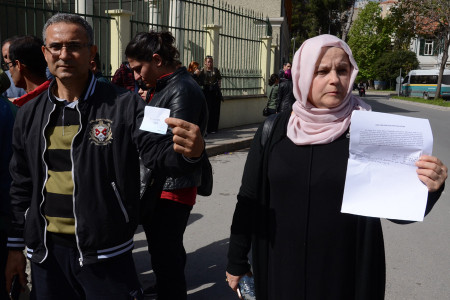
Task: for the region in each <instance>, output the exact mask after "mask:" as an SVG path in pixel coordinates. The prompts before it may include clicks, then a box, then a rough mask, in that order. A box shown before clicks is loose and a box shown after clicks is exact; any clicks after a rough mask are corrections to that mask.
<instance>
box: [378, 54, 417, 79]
mask: <svg viewBox="0 0 450 300" xmlns="http://www.w3.org/2000/svg"><path fill="white" fill-rule="evenodd" d="M418 67H419V61H418V60H417V56H416V54H415V53H414V52H412V51H409V50H394V51H392V52H385V53H383V54H382V55H381V57H380V58H379V59H377V61H376V62H375V74H376V75H375V77H376V79H380V80H384V81H387V82H389V83H390V84H391V85H392V84H393V83H395V79H396V78H397V77H398V76H399V70H400V69H401V70H402V76H405V75H406V74H408V72H409V71H411V70H413V69H417V68H418Z"/></svg>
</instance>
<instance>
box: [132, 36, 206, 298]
mask: <svg viewBox="0 0 450 300" xmlns="http://www.w3.org/2000/svg"><path fill="white" fill-rule="evenodd" d="M174 43H175V38H174V37H173V36H172V34H171V33H170V32H153V31H151V32H149V33H138V34H137V35H136V36H135V37H134V38H133V40H131V42H130V43H129V44H128V46H127V48H126V50H125V55H126V57H127V59H128V62H129V64H130V67H131V68H132V69H133V71H134V72H135V74H136V79H137V80H142V81H143V82H144V83H146V84H147V85H148V86H149V87H150V88H152V89H153V90H152V93H151V94H150V97H149V105H150V106H156V107H164V108H167V109H170V116H171V117H174V118H179V119H182V120H185V121H188V122H191V123H194V124H197V125H198V126H199V127H200V130H201V132H202V133H203V134H205V132H206V124H207V120H208V111H207V107H206V101H205V97H204V95H203V93H202V90H201V88H200V86H199V85H198V84H197V83H196V82H195V81H194V80H193V78H192V77H191V75H190V74H189V73H188V72H187V70H186V68H185V67H179V68H177V59H178V57H179V53H178V50H177V49H176V48H175V46H174ZM201 176H202V173H201V170H196V171H194V172H191V173H189V174H186V175H184V176H182V177H178V178H173V177H167V175H166V174H164V173H162V172H159V171H158V170H151V177H150V178H148V179H147V184H149V183H150V182H153V184H151V186H148V187H147V189H146V191H145V192H144V194H143V196H142V208H141V210H143V211H144V210H145V211H144V212H143V217H142V220H141V222H142V225H143V227H144V230H145V235H146V237H147V242H148V250H149V253H150V255H151V261H152V266H153V271H154V272H155V276H156V287H153V286H151V287H147V288H146V289H145V290H144V295H152V294H153V293H154V292H155V290H156V292H157V295H158V299H159V300H174V299H177V300H182V299H186V298H187V288H186V279H185V274H184V268H185V265H186V251H185V249H184V245H183V235H184V231H185V230H186V226H187V222H188V219H189V215H190V212H191V210H192V207H193V205H194V204H195V199H196V195H197V186H198V185H200V180H201Z"/></svg>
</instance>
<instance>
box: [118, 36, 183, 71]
mask: <svg viewBox="0 0 450 300" xmlns="http://www.w3.org/2000/svg"><path fill="white" fill-rule="evenodd" d="M174 43H175V38H174V37H173V35H172V33H170V32H169V31H162V32H155V31H150V32H140V33H138V34H136V36H135V37H134V38H133V39H132V40H131V42H129V43H128V45H127V48H126V49H125V56H126V57H127V58H131V59H135V60H138V61H146V62H150V61H151V60H152V58H153V54H158V55H159V56H161V58H162V61H163V65H165V66H173V67H175V66H176V64H177V62H178V61H179V57H180V53H179V52H178V50H177V48H176V47H175V46H174Z"/></svg>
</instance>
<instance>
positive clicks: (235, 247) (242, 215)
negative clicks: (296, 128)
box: [227, 125, 263, 276]
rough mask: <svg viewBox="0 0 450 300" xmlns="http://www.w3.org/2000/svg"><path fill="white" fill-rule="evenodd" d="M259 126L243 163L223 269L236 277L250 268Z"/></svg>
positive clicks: (257, 186)
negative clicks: (225, 263) (226, 258)
mask: <svg viewBox="0 0 450 300" xmlns="http://www.w3.org/2000/svg"><path fill="white" fill-rule="evenodd" d="M261 133H262V125H261V126H260V128H259V129H258V131H257V132H256V134H255V137H254V138H253V142H252V146H251V148H250V151H249V153H248V156H247V161H246V162H245V167H244V173H243V176H242V183H241V188H240V190H239V194H238V196H237V200H238V202H237V204H236V208H235V211H234V215H233V222H232V224H231V235H230V244H229V248H228V265H227V272H228V273H230V274H232V275H235V276H239V275H243V274H245V273H247V272H249V271H250V264H249V260H248V253H249V251H250V248H251V241H252V235H253V234H255V230H254V229H255V217H254V216H255V213H256V211H257V210H258V202H257V201H258V190H259V189H260V188H261V185H260V174H261V170H262V162H263V149H262V147H261Z"/></svg>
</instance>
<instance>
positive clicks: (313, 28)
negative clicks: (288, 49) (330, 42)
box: [292, 0, 355, 48]
mask: <svg viewBox="0 0 450 300" xmlns="http://www.w3.org/2000/svg"><path fill="white" fill-rule="evenodd" d="M354 2H355V0H311V1H308V0H293V3H292V5H293V13H292V36H293V37H294V38H295V44H296V45H298V46H300V45H301V43H303V42H304V41H305V40H306V39H309V38H311V37H314V36H317V35H320V34H325V33H330V34H332V35H335V36H338V37H342V32H343V30H344V29H345V25H346V24H347V21H348V17H349V15H350V8H351V7H352V6H353V5H354ZM297 48H298V47H297Z"/></svg>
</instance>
